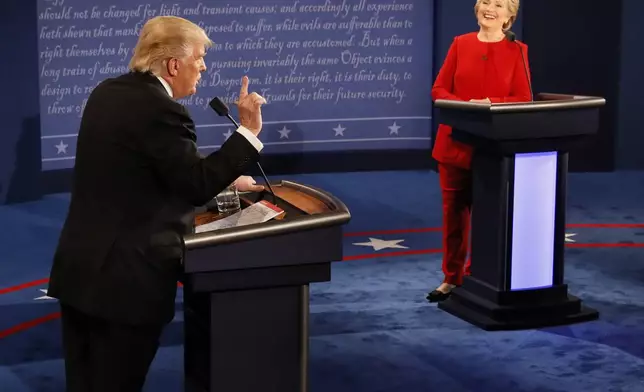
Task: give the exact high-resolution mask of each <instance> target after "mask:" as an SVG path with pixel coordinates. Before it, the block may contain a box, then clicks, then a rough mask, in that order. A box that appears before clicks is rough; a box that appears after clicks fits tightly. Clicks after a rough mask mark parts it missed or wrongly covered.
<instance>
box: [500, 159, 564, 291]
mask: <svg viewBox="0 0 644 392" xmlns="http://www.w3.org/2000/svg"><path fill="white" fill-rule="evenodd" d="M557 163H558V154H557V152H542V153H531V154H516V155H515V157H514V178H513V181H511V184H512V190H511V191H512V193H511V194H512V200H511V202H512V209H511V211H512V224H511V236H512V241H511V255H510V257H511V259H510V260H511V266H510V289H511V290H525V289H534V288H542V287H550V286H552V284H553V273H554V254H555V253H554V251H555V249H554V248H555V220H556V203H557V171H558V170H557Z"/></svg>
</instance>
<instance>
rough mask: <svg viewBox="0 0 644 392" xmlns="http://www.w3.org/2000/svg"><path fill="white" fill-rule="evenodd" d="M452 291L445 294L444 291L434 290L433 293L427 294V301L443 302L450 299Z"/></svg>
mask: <svg viewBox="0 0 644 392" xmlns="http://www.w3.org/2000/svg"><path fill="white" fill-rule="evenodd" d="M450 294H452V293H451V291H448V292H447V293H443V292H442V291H438V290H434V291H432V292H431V293H429V294H427V300H428V301H429V302H441V301H445V300H446V299H447V298H449V296H450Z"/></svg>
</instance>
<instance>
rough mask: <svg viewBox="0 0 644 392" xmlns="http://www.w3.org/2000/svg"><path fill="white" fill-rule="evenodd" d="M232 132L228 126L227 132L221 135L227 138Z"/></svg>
mask: <svg viewBox="0 0 644 392" xmlns="http://www.w3.org/2000/svg"><path fill="white" fill-rule="evenodd" d="M232 134H233V131H231V130H230V128H229V129H228V132H226V133H224V134H223V135H224V137H225V138H226V140H228V138H229V137H230V135H232Z"/></svg>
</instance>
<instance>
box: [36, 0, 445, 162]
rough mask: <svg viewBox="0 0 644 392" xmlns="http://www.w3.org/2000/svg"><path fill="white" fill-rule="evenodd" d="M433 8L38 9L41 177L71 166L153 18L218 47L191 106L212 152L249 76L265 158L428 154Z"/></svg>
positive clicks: (220, 4) (313, 0)
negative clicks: (87, 118)
mask: <svg viewBox="0 0 644 392" xmlns="http://www.w3.org/2000/svg"><path fill="white" fill-rule="evenodd" d="M433 10H434V4H433V1H428V0H406V1H394V0H387V1H382V0H379V1H373V0H333V1H330V0H299V1H296V0H287V1H286V0H270V1H262V2H258V1H252V0H250V1H246V0H244V1H241V0H240V1H235V2H230V1H210V2H208V3H202V2H199V1H197V0H192V1H185V0H183V1H179V0H177V1H153V0H147V1H145V2H142V3H137V2H131V1H126V0H113V1H112V2H109V3H105V2H102V1H97V0H92V1H84V0H39V1H38V43H39V44H38V45H39V54H40V55H39V81H40V115H41V119H40V120H41V151H42V168H43V170H50V169H62V168H69V167H72V166H73V164H74V160H73V158H74V153H75V145H76V143H75V142H76V134H77V131H78V126H79V121H80V117H81V115H82V112H83V107H84V104H85V102H86V100H87V97H88V95H89V93H90V92H91V91H92V89H93V88H94V87H95V86H96V85H97V83H100V82H101V81H102V80H104V79H105V78H108V77H111V76H115V75H119V74H122V73H124V72H127V71H128V70H127V65H128V62H129V60H130V57H131V51H132V48H133V47H134V45H135V44H136V40H137V38H138V33H139V31H140V29H141V27H142V26H143V24H144V23H145V21H146V20H147V19H149V18H150V17H154V16H157V15H177V16H182V17H185V18H188V19H190V20H192V21H194V22H195V23H197V24H199V25H200V26H202V27H203V28H204V29H205V30H206V32H207V33H208V35H209V36H210V37H211V39H213V40H214V42H215V43H214V46H213V47H212V48H211V49H210V50H209V53H208V55H207V57H206V65H207V67H208V70H207V71H206V72H205V73H204V74H203V75H202V79H201V81H200V83H199V87H198V92H197V94H196V95H194V96H191V97H189V98H186V99H184V100H182V102H183V103H184V104H185V105H186V106H187V107H188V109H189V110H190V111H191V113H192V115H193V118H194V119H195V122H196V124H197V127H198V140H199V147H200V149H201V150H202V151H203V152H205V153H206V152H209V151H212V150H213V149H216V148H218V147H220V146H221V144H222V143H223V142H224V141H225V139H226V137H227V136H229V135H230V133H231V132H232V131H233V129H232V127H231V126H230V123H229V122H228V120H227V119H225V118H221V117H217V116H216V114H215V113H214V112H213V111H212V110H211V109H210V108H209V106H208V102H209V101H210V100H211V99H212V98H213V97H215V96H219V97H221V98H222V99H223V100H224V101H225V102H227V103H229V104H230V106H231V107H233V106H234V105H233V102H234V101H235V99H236V98H237V96H238V92H239V88H240V81H241V77H242V76H243V75H248V76H249V78H250V88H251V90H254V91H257V92H258V93H260V94H262V95H263V96H264V97H265V98H266V99H267V101H268V104H267V105H266V106H265V108H264V111H263V112H264V118H265V120H266V121H265V124H266V125H265V127H264V130H263V132H262V133H261V135H260V138H261V139H262V141H263V142H264V144H265V145H266V149H265V153H266V154H271V153H293V152H301V151H306V152H308V151H338V150H378V149H428V148H429V146H430V140H431V129H432V124H431V97H430V94H429V91H430V89H431V85H432V82H433V67H432V57H433V47H432V44H433V26H432V24H431V23H428V21H432V20H433V18H434V16H433Z"/></svg>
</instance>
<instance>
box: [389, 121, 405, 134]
mask: <svg viewBox="0 0 644 392" xmlns="http://www.w3.org/2000/svg"><path fill="white" fill-rule="evenodd" d="M388 128H389V134H390V135H398V130H399V129H400V128H402V127H401V126H400V125H398V124H396V122H395V121H394V125H391V126H389V127H388Z"/></svg>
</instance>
